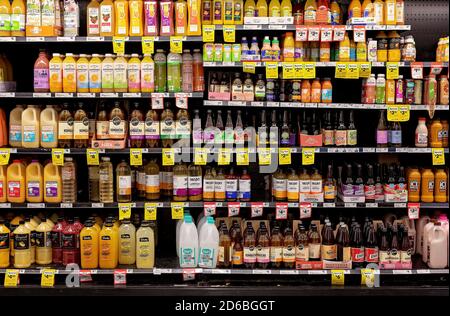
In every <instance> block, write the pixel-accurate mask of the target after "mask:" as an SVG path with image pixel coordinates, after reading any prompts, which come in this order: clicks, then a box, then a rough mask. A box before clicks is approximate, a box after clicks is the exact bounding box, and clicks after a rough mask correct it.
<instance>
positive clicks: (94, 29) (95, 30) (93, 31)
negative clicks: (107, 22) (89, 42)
mask: <svg viewBox="0 0 450 316" xmlns="http://www.w3.org/2000/svg"><path fill="white" fill-rule="evenodd" d="M87 19H88V34H89V35H99V34H100V24H99V23H100V17H99V9H98V8H89V9H88V16H87Z"/></svg>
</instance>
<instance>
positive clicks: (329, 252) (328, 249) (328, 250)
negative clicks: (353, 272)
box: [321, 245, 337, 260]
mask: <svg viewBox="0 0 450 316" xmlns="http://www.w3.org/2000/svg"><path fill="white" fill-rule="evenodd" d="M321 252H322V259H323V260H336V258H337V246H336V245H322V250H321Z"/></svg>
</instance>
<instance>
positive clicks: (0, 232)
mask: <svg viewBox="0 0 450 316" xmlns="http://www.w3.org/2000/svg"><path fill="white" fill-rule="evenodd" d="M0 172H1V171H0ZM10 235H11V231H10V230H9V229H8V227H6V225H5V220H4V219H0V268H2V269H4V268H8V267H9V252H10Z"/></svg>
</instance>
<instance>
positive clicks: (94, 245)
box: [80, 221, 100, 269]
mask: <svg viewBox="0 0 450 316" xmlns="http://www.w3.org/2000/svg"><path fill="white" fill-rule="evenodd" d="M94 224H95V223H94V222H92V221H87V222H86V224H85V225H84V228H83V229H82V230H81V233H80V257H81V268H83V269H96V268H98V236H99V233H100V231H99V230H98V227H95V226H94Z"/></svg>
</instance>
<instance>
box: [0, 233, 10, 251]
mask: <svg viewBox="0 0 450 316" xmlns="http://www.w3.org/2000/svg"><path fill="white" fill-rule="evenodd" d="M9 245H10V241H9V234H8V233H6V234H0V249H2V250H3V249H9Z"/></svg>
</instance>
